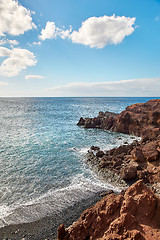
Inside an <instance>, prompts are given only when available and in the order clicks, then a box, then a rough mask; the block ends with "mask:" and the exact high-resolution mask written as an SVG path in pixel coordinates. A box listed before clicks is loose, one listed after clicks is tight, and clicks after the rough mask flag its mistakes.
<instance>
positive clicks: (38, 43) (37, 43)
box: [33, 41, 41, 46]
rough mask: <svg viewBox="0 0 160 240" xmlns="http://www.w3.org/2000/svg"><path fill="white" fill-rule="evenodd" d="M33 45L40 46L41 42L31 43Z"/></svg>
mask: <svg viewBox="0 0 160 240" xmlns="http://www.w3.org/2000/svg"><path fill="white" fill-rule="evenodd" d="M33 45H39V46H40V45H41V42H40V41H39V42H33Z"/></svg>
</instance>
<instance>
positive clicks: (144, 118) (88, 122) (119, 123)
mask: <svg viewBox="0 0 160 240" xmlns="http://www.w3.org/2000/svg"><path fill="white" fill-rule="evenodd" d="M77 125H80V126H84V127H85V128H100V129H106V130H111V131H114V132H121V133H127V134H133V135H136V136H141V137H142V138H143V139H144V141H147V140H154V139H156V138H157V136H159V135H160V99H156V100H150V101H148V102H146V103H139V104H133V105H131V106H128V107H127V108H126V109H125V110H124V111H123V112H121V113H120V114H115V113H110V112H105V113H103V112H100V113H99V115H98V116H97V117H95V118H85V119H83V118H81V119H80V121H79V122H78V124H77Z"/></svg>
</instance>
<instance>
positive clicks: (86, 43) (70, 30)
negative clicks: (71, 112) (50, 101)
mask: <svg viewBox="0 0 160 240" xmlns="http://www.w3.org/2000/svg"><path fill="white" fill-rule="evenodd" d="M0 9H2V10H1V11H0V96H31V97H33V96H51V97H61V96H77V97H78V96H88V97H89V96H104V97H105V96H106V97H107V96H149V97H151V96H153V97H159V96H160V1H158V0H141V1H138V0H134V1H132V0H130V1H128V0H99V1H96V0H81V1H75V0H45V1H42V0H34V1H33V0H19V1H15V0H0Z"/></svg>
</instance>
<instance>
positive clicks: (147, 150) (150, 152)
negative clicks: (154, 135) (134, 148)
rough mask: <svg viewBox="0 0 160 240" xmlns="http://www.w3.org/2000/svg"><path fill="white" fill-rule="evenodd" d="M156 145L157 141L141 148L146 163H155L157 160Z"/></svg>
mask: <svg viewBox="0 0 160 240" xmlns="http://www.w3.org/2000/svg"><path fill="white" fill-rule="evenodd" d="M157 147H158V143H157V141H151V142H149V143H147V144H145V146H144V147H143V149H142V151H143V155H144V157H145V158H146V159H147V161H149V162H152V161H156V160H158V158H159V151H157Z"/></svg>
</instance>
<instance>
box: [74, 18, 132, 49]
mask: <svg viewBox="0 0 160 240" xmlns="http://www.w3.org/2000/svg"><path fill="white" fill-rule="evenodd" d="M134 23H135V18H130V17H125V16H122V17H119V16H117V17H116V16H115V15H113V16H110V17H109V16H103V17H91V18H88V19H87V20H86V21H85V22H83V23H82V26H81V27H80V28H79V30H78V31H73V32H72V33H71V35H70V38H71V40H72V42H73V43H81V44H84V45H88V46H90V47H91V48H93V47H96V48H103V47H104V46H106V45H107V44H119V43H121V42H122V41H123V39H124V38H125V37H126V36H129V35H130V34H132V33H133V31H134V27H133V24H134Z"/></svg>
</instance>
